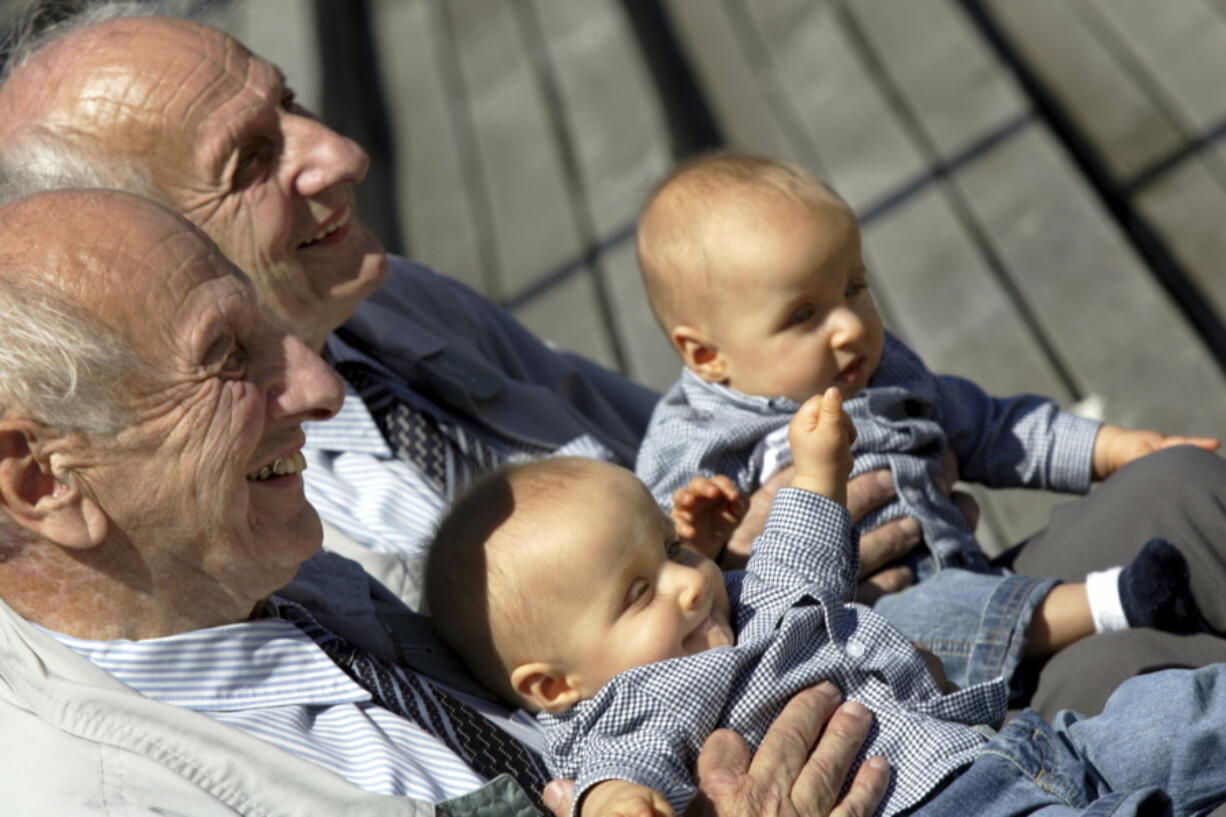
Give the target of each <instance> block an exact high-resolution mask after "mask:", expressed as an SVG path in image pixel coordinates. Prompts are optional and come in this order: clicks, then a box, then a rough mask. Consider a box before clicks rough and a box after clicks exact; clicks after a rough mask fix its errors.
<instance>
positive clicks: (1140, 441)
mask: <svg viewBox="0 0 1226 817" xmlns="http://www.w3.org/2000/svg"><path fill="white" fill-rule="evenodd" d="M1176 445H1194V446H1196V447H1197V448H1203V449H1205V450H1206V451H1217V450H1218V448H1220V447H1221V445H1222V442H1221V440H1218V439H1215V438H1213V437H1181V436H1177V435H1167V434H1162V433H1160V432H1157V431H1147V430H1145V429H1131V428H1121V427H1120V426H1113V425H1104V426H1103V427H1102V428H1100V429H1099V430H1098V436H1097V437H1095V438H1094V478H1095V479H1106V478H1107V477H1109V476H1111V475H1112V474H1114V473H1115V472H1116V471H1118V470H1119V469H1121V468H1123V467H1124V466H1125V465H1127V464H1128V463H1130V462H1132V461H1133V460H1135V459H1137V458H1138V457H1144V456H1145V455H1146V454H1152V453H1154V452H1155V451H1160V450H1162V449H1163V448H1171V447H1172V446H1176Z"/></svg>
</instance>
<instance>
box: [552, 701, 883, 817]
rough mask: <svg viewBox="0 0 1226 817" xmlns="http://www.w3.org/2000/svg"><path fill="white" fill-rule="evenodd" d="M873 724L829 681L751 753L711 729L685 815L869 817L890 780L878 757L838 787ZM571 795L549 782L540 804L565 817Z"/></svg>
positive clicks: (561, 784) (567, 786)
mask: <svg viewBox="0 0 1226 817" xmlns="http://www.w3.org/2000/svg"><path fill="white" fill-rule="evenodd" d="M872 722H873V716H872V714H871V713H870V712H869V711H868V710H867V709H865V708H864V707H863V706H861V705H860V704H857V703H843V697H842V695H841V694H840V693H839V690H838V689H836V688H835V686H834V685H833V684H830V683H828V682H827V683H821V684H818V685H817V686H815V687H812V688H810V689H807V690H805V691H804V692H801V693H799V694H797V695H796V696H795V697H793V698H792V700H791V701H789V702H788V704H787V706H785V707H784V708H783V711H781V712H780V713H779V717H777V718H776V719H775V721H774V723H772V724H771V727H770V729H768V730H767V732H766V737H765V738H764V739H763V741H762V745H761V746H759V747H758V751H757V752H751V751H750V750H749V746H748V745H747V744H746V743H745V741H744V739H743V738H741V736H740V735H738V734H736V733H735V732H733V731H731V730H729V729H720V730H717V731H716V732H713V733H712V734H711V736H710V737H709V738H708V739H707V742H706V743H704V744H703V747H702V752H701V754H699V756H698V771H697V775H696V780H697V783H698V799H697V800H695V801H694V804H693V805H692V806H691V807H690V808H689V810H688V811H687V812H686V813H687V817H869V815H871V814H873V812H875V811H876V810H877V806H878V805H879V804H880V803H881V799H882V797H883V796H884V795H885V790H886V787H887V786H888V785H889V782H890V769H889V766H888V765H887V764H886V762H885V761H884V760H882V759H881V758H869V759H868V760H867V761H865V762H864V763H863V764H862V765H861V766H860V768H859V770H858V771H857V772H856V776H855V778H854V779H853V780H852V784H851V788H850V789H848V791H847V794H846V795H844V796H843V797H842V798H841V799H840V797H839V792H840V791H842V788H843V781H844V780H845V779H846V778H847V774H848V772H849V771H850V770H851V764H852V761H853V760H855V757H856V754H857V753H858V752H859V751H860V747H861V746H862V745H863V744H864V740H865V738H867V737H868V733H869V729H870V727H871V726H872ZM572 793H573V783H572V781H561V780H555V781H553V782H552V783H550V784H549V787H548V788H547V789H546V790H545V803H546V805H548V806H549V808H550V809H551V810H552V811H553V813H554V814H555V815H557V817H569V815H570V809H571V794H572Z"/></svg>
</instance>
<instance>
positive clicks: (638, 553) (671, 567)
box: [529, 462, 734, 698]
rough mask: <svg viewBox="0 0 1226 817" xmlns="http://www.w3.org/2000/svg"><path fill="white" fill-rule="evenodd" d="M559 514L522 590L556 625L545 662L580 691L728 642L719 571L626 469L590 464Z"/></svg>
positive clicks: (590, 692)
mask: <svg viewBox="0 0 1226 817" xmlns="http://www.w3.org/2000/svg"><path fill="white" fill-rule="evenodd" d="M560 519H561V521H560V522H559V523H558V524H551V525H550V526H549V529H548V531H547V533H545V534H543V535H544V536H545V537H547V538H546V539H545V542H544V544H543V545H542V548H543V549H545V551H546V554H545V555H544V558H543V560H542V562H541V563H540V565H541V566H542V567H543V569H538V570H535V571H533V573H532V575H533V576H534V577H536V579H537V581H534V585H535V587H534V588H533V589H530V590H529V592H530V593H531V594H532V598H534V599H536V600H538V603H541V604H547V605H549V610H550V616H551V620H553V621H556V622H558V625H559V627H558V633H557V636H556V638H555V639H553V641H554V643H555V645H556V649H557V651H558V653H557V655H555V656H553V658H554V659H555V660H556V661H557V662H558V663H559V664H560V665H561V666H562V667H563V668H564V671H565V672H566V673H567V674H568V675H570V676H572V678H573V679H575V680H576V683H575V686H576V688H577V690H578V692H579V693H580V696H581V697H583V698H588V697H591V696H592V695H594V694H595V693H596V691H597V690H599V689H600V687H601V686H602V685H603V684H604V683H605V682H606V681H608V680H609V679H610V678H612V677H613V676H614V675H616V674H617V673H619V672H623V671H625V670H628V669H631V668H632V667H637V666H642V665H644V664H650V663H653V662H655V661H663V660H665V659H668V658H676V657H679V656H683V655H693V654H695V653H699V652H703V651H704V650H709V649H712V648H714V647H720V646H728V645H731V644H733V643H734V635H733V632H732V627H731V624H730V621H729V616H730V611H729V604H728V593H727V590H726V589H725V587H724V582H723V578H722V576H721V574H720V570H719V568H718V567H717V566H716V565H715V563H714V562H712V561H711V560H710V559H707V558H704V557H702V556H699V555H698V554H697V553H695V552H693V551H691V550H688V549H686V548H683V547H681V545H680V543H679V540H678V539H677V535H676V533H675V532H674V530H673V525H672V522H670V521H669V519H668V518H667V517H666V516H664V514H663V513H662V512H661V511H660V508H659V506H658V505H657V504H656V502H655V500H653V499H652V498H651V494H650V493H649V492H648V491H647V489H646V488H645V487H644V486H643V484H642V483H641V482H640V481H639V480H638V479H637V478H635V476H634V475H633V474H632V473H631V472H629V471H627V470H625V469H623V468H618V467H616V466H612V465H608V464H605V463H596V462H593V477H592V478H591V479H590V480H587V481H586V482H585V484H583V485H580V486H576V489H575V491H574V492H573V494H572V496H571V498H570V500H569V501H568V502H567V503H566V506H565V507H564V508H563V509H562V515H561V517H560Z"/></svg>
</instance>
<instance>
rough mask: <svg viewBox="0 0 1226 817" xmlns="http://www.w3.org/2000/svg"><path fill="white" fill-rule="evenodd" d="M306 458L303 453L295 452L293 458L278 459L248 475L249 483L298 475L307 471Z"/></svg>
mask: <svg viewBox="0 0 1226 817" xmlns="http://www.w3.org/2000/svg"><path fill="white" fill-rule="evenodd" d="M306 467H307V464H306V457H304V456H302V452H301V451H295V452H294V454H293V456H291V457H278V458H277V459H275V460H273V461H272V462H271V463H269V464H268V465H265V466H264V467H263V468H261V469H260V470H258V471H253V472H252V473H250V474H248V475H247V480H248V481H249V482H263V481H264V480H268V479H272V478H273V477H283V476H286V475H287V474H298V473H301V472H303V471H305V470H306Z"/></svg>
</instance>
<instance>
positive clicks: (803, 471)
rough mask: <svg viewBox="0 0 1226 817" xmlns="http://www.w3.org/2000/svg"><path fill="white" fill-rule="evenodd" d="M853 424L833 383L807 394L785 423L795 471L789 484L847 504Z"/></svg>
mask: <svg viewBox="0 0 1226 817" xmlns="http://www.w3.org/2000/svg"><path fill="white" fill-rule="evenodd" d="M855 439H856V427H855V425H854V424H853V423H852V422H851V418H850V417H848V416H847V413H846V412H845V411H843V396H842V395H841V394H839V390H838V389H837V388H835V387H833V386H831V387H830V388H828V389H826V393H825V394H822V395H820V396H816V397H810V398H809V399H808V400H806V401H805V402H804V404H803V405H802V406H801V407H800V408H799V409H797V411H796V414H795V415H794V416H793V417H792V422H791V423H790V424H789V425H788V445H789V446H791V449H792V461H793V462H794V463H795V464H796V474H795V475H794V476H793V477H792V486H793V487H795V488H801V489H804V490H806V491H812V492H813V493H816V494H821V495H822V496H826V497H829V498H830V499H833V500H834V501H835V502H837V503H839V504H840V505H846V504H847V477H848V476H849V475H850V474H851V466H852V458H851V444H852V443H853V442H855Z"/></svg>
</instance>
